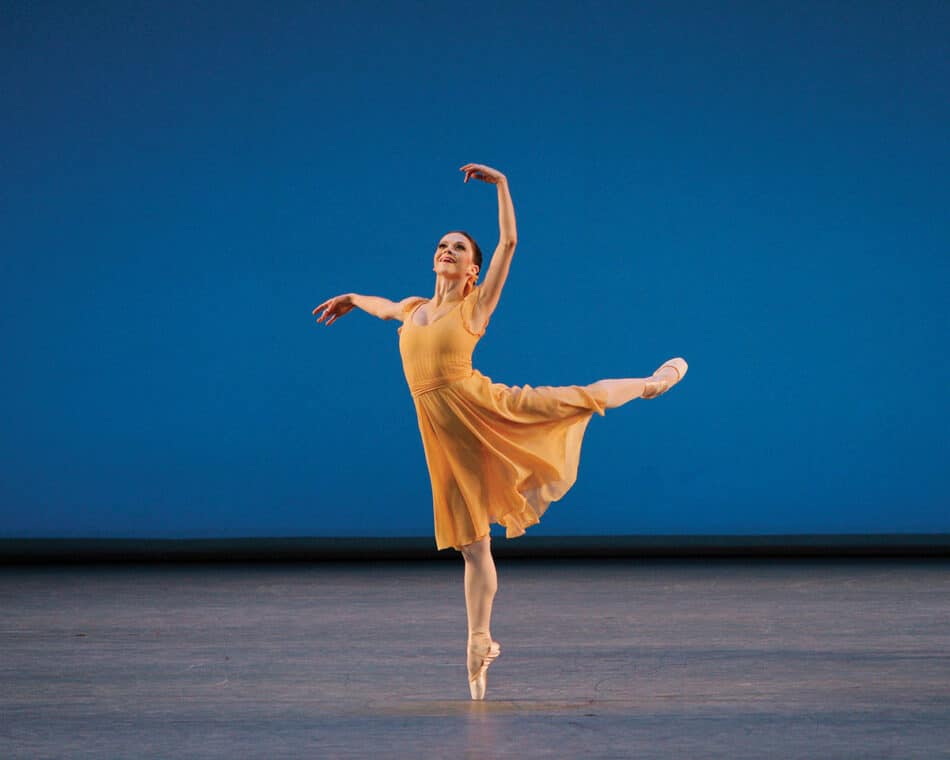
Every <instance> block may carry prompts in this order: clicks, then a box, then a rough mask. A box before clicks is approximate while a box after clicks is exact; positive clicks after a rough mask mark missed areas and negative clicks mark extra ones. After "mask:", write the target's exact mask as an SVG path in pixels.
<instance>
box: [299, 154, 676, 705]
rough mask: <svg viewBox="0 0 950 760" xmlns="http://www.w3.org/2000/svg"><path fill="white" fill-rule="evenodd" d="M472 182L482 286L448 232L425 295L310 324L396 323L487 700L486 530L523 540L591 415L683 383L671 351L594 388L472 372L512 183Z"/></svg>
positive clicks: (570, 467) (469, 167)
mask: <svg viewBox="0 0 950 760" xmlns="http://www.w3.org/2000/svg"><path fill="white" fill-rule="evenodd" d="M459 171H463V172H465V178H464V182H468V180H469V179H470V178H473V177H474V178H475V179H478V180H481V181H484V182H487V183H489V184H494V185H496V186H497V188H498V221H499V226H500V228H501V232H500V236H499V242H498V245H497V247H496V248H495V251H494V253H493V254H492V258H491V262H490V263H489V266H488V271H487V272H486V274H485V278H484V280H483V282H482V284H481V285H478V284H476V283H477V280H478V275H479V273H480V271H481V268H482V251H481V249H480V248H479V247H478V244H477V243H476V242H475V240H474V239H473V238H472V236H471V235H469V234H468V233H467V232H464V231H462V230H453V231H451V232H448V233H446V234H445V235H443V236H442V238H441V239H440V240H439V242H438V244H437V245H436V249H435V253H434V254H433V260H432V269H433V271H434V272H435V292H434V294H433V296H432V298H423V297H421V296H409V297H408V298H404V299H402V300H401V301H391V300H389V299H388V298H381V297H379V296H368V295H360V294H358V293H344V294H342V295H338V296H335V297H333V298H330V299H328V300H326V301H324V302H323V303H322V304H320V305H319V306H317V307H316V308H315V309H314V310H313V313H314V315H316V314H317V313H318V312H319V311H321V310H322V311H323V314H321V315H320V316H319V317H318V318H317V322H324V325H327V326H328V325H331V324H333V323H334V322H335V321H336V320H337V319H339V318H340V317H342V316H343V315H345V314H347V313H349V312H350V311H351V310H352V309H353V308H354V307H358V308H360V309H362V310H363V311H365V312H367V313H368V314H372V315H373V316H375V317H378V318H380V319H395V320H399V321H400V322H402V325H401V326H400V327H399V328H398V330H397V333H398V334H399V352H400V355H401V357H402V365H403V372H404V374H405V377H406V382H407V384H408V386H409V390H410V392H411V394H412V397H413V403H414V405H415V409H416V417H417V421H418V423H419V431H420V433H421V436H422V444H423V450H424V452H425V459H426V466H427V469H428V472H429V477H430V481H431V486H432V510H433V521H434V527H435V541H436V547H437V548H438V549H439V550H442V549H448V548H453V549H456V550H457V551H458V552H460V553H461V555H462V557H463V559H464V562H465V576H464V585H465V607H466V614H467V617H468V641H467V656H466V664H467V669H468V683H469V692H470V696H471V698H472V699H474V700H482V699H484V698H485V693H486V689H487V671H488V667H489V666H490V665H491V664H492V663H493V662H494V661H495V659H496V658H497V657H498V656H499V654H500V653H501V645H500V644H499V643H498V642H497V641H495V640H494V639H493V638H492V636H491V613H492V604H493V602H494V598H495V594H496V592H497V590H498V577H497V572H496V569H495V562H494V558H493V557H492V554H491V536H490V535H489V526H490V524H491V523H497V524H499V525H502V526H504V527H505V529H506V530H505V537H506V538H509V539H510V538H515V537H517V536H520V535H523V534H524V532H525V530H526V529H527V528H528V527H530V526H531V525H535V524H537V523H538V522H540V518H541V515H542V514H543V513H544V511H545V510H546V509H547V507H548V506H549V504H550V503H551V502H553V501H557V500H558V499H560V498H561V497H562V496H563V495H564V494H565V493H566V492H567V491H568V490H569V489H570V488H571V486H572V485H573V484H574V483H575V481H576V479H577V468H578V463H579V459H580V451H581V443H582V440H583V437H584V432H585V431H586V428H587V425H588V423H589V422H590V420H591V418H592V417H593V415H594V414H595V413H597V414H600V415H601V416H604V415H605V410H607V409H614V408H616V407H619V406H622V405H623V404H626V403H628V402H629V401H632V400H633V399H636V398H644V399H652V398H657V397H658V396H661V395H662V394H664V393H666V392H667V391H668V390H669V389H670V388H672V387H673V386H674V385H675V384H676V383H678V382H679V381H680V380H682V379H683V376H684V375H685V374H686V370H687V364H686V362H685V361H684V360H683V359H682V358H680V357H676V358H673V359H670V360H668V361H666V362H664V363H663V364H662V365H660V367H659V368H657V370H656V371H655V372H653V374H652V375H650V376H649V377H631V378H617V379H604V380H598V381H597V382H594V383H591V384H589V385H566V386H536V387H532V386H531V385H527V384H525V385H523V386H518V385H514V386H509V385H505V384H503V383H496V382H492V380H491V378H490V377H488V376H486V375H483V374H482V373H481V372H479V371H478V370H477V369H474V368H473V367H472V353H473V351H474V349H475V345H476V344H477V343H478V341H479V340H480V339H481V337H482V336H483V335H484V334H485V331H486V328H487V326H488V323H489V321H490V319H491V315H492V313H493V312H494V311H495V308H496V307H497V305H498V301H499V299H500V297H501V291H502V288H503V287H504V284H505V280H506V279H507V277H508V270H509V268H510V265H511V261H512V257H513V256H514V252H515V247H516V246H517V239H518V236H517V231H516V227H515V212H514V205H513V203H512V200H511V192H510V190H509V187H508V180H507V178H506V177H505V175H504V174H502V173H501V172H500V171H498V170H496V169H493V168H491V167H489V166H485V165H483V164H465V166H462V167H460V169H459Z"/></svg>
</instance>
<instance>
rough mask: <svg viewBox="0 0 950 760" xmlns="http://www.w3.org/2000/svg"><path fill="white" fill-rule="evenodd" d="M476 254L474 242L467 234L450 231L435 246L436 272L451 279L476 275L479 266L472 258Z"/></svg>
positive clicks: (434, 262)
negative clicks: (473, 247)
mask: <svg viewBox="0 0 950 760" xmlns="http://www.w3.org/2000/svg"><path fill="white" fill-rule="evenodd" d="M474 255H475V252H474V251H473V250H472V244H471V243H469V242H468V238H467V237H465V235H461V234H459V233H458V232H450V233H448V234H447V235H444V236H443V237H442V239H441V240H440V241H439V242H438V245H436V247H435V257H434V261H433V264H434V266H433V269H434V270H435V273H436V274H441V275H442V276H443V277H446V278H448V279H451V280H455V279H463V280H464V279H467V278H469V277H475V276H476V275H477V274H478V267H477V266H476V265H475V263H474V262H473V260H472V259H473V256H474Z"/></svg>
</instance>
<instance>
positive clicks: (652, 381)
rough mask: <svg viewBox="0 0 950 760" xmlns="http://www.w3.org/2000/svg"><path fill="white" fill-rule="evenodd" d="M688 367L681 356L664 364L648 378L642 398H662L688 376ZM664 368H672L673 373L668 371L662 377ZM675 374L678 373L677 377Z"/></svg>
mask: <svg viewBox="0 0 950 760" xmlns="http://www.w3.org/2000/svg"><path fill="white" fill-rule="evenodd" d="M688 367H689V365H688V364H687V363H686V360H685V359H682V358H680V357H679V356H677V357H676V358H675V359H670V360H669V361H665V362H663V364H661V365H660V366H659V367H658V368H657V370H656V372H654V373H653V374H652V375H650V377H649V378H647V384H646V389H645V390H644V391H643V395H642V396H641V398H656V397H657V396H662V395H663V394H664V393H666V392H667V391H668V390H669V389H670V388H672V387H673V386H674V385H676V384H677V383H678V382H679V381H680V380H682V379H683V377H684V376H685V375H686V370H687V369H688ZM664 368H670V369H672V370H673V372H670V371H669V370H667V371H666V372H663V374H662V375H661V374H660V373H661V372H662V371H663V370H664ZM674 372H675V373H676V376H675V377H674Z"/></svg>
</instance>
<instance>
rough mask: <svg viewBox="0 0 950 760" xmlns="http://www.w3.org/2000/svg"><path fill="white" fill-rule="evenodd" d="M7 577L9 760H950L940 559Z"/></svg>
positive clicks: (948, 627)
mask: <svg viewBox="0 0 950 760" xmlns="http://www.w3.org/2000/svg"><path fill="white" fill-rule="evenodd" d="M497 564H498V578H499V589H498V595H497V596H496V598H495V607H494V616H493V622H492V633H493V635H494V638H495V639H497V640H498V641H499V642H500V643H501V646H502V653H501V657H499V659H498V660H497V661H496V662H495V664H494V665H493V666H492V668H491V670H490V671H489V678H488V696H487V699H486V701H485V702H481V703H478V702H472V701H471V700H470V699H469V695H468V687H467V684H466V673H465V643H466V642H465V639H466V619H465V599H464V593H463V588H462V567H463V565H462V560H461V558H459V561H458V563H453V562H418V563H391V562H377V563H363V564H345V563H344V564H323V563H315V564H233V565H229V564H182V565H160V564H159V565H145V564H140V565H93V566H10V567H2V568H0V610H2V613H3V618H2V624H0V684H2V689H0V716H2V719H0V757H3V758H31V759H32V758H43V757H57V758H58V757H69V758H79V757H90V758H91V757H95V758H106V757H108V758H113V757H129V758H146V757H156V758H157V757H162V758H168V757H188V758H203V757H229V758H233V759H236V758H246V757H261V758H265V757H266V758H284V757H287V758H291V757H292V758H300V757H312V758H330V757H371V756H373V755H378V756H379V757H386V758H389V757H413V758H430V757H446V758H452V757H460V756H462V757H473V758H479V760H488V759H489V758H494V757H519V758H530V757H558V758H570V757H585V758H586V757H615V758H631V757H637V756H642V757H648V758H661V757H662V758H665V757H670V758H692V757H703V758H709V757H723V758H753V757H754V758H762V757H769V758H785V757H789V758H863V759H866V758H892V757H901V758H903V757H915V758H916V757H919V758H939V757H950V562H948V561H947V560H946V559H921V560H908V559H892V558H883V559H858V560H855V559H847V560H835V559H831V558H828V559H784V560H776V559H768V558H765V559H754V560H747V561H742V560H736V559H700V560H684V559H676V560H663V559H650V560H640V561H637V560H602V561H577V560H571V561H567V560H564V561H554V560H519V559H499V560H498V562H497Z"/></svg>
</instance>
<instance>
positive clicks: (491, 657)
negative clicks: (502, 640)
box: [468, 633, 501, 699]
mask: <svg viewBox="0 0 950 760" xmlns="http://www.w3.org/2000/svg"><path fill="white" fill-rule="evenodd" d="M499 654H501V645H500V644H499V643H498V642H497V641H493V640H492V638H491V635H490V634H488V633H472V634H470V635H469V638H468V688H469V691H470V692H471V694H472V699H485V691H486V689H487V688H488V666H489V665H491V664H492V663H493V662H494V661H495V659H496V658H497V657H498V655H499Z"/></svg>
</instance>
